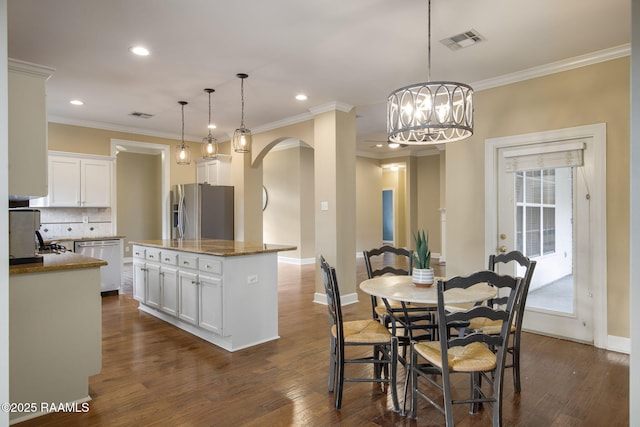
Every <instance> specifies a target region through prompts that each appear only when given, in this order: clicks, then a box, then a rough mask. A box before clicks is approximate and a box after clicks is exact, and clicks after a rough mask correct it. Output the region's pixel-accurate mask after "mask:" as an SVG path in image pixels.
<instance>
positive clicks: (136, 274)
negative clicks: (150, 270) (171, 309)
mask: <svg viewBox="0 0 640 427" xmlns="http://www.w3.org/2000/svg"><path fill="white" fill-rule="evenodd" d="M146 287H147V270H146V267H145V262H144V261H140V260H138V259H136V258H134V259H133V298H134V299H136V300H138V301H140V302H144V300H145V295H146Z"/></svg>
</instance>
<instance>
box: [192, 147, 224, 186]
mask: <svg viewBox="0 0 640 427" xmlns="http://www.w3.org/2000/svg"><path fill="white" fill-rule="evenodd" d="M196 182H197V183H198V184H205V183H206V184H210V185H231V156H227V155H224V154H220V155H218V158H217V159H214V160H197V161H196Z"/></svg>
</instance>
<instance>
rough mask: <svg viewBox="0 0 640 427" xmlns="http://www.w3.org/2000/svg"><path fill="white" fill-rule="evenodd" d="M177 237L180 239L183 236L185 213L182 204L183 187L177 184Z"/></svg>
mask: <svg viewBox="0 0 640 427" xmlns="http://www.w3.org/2000/svg"><path fill="white" fill-rule="evenodd" d="M178 197H179V199H178V237H179V238H180V239H182V238H183V237H184V221H185V218H184V215H185V212H184V210H185V206H184V187H182V185H179V186H178Z"/></svg>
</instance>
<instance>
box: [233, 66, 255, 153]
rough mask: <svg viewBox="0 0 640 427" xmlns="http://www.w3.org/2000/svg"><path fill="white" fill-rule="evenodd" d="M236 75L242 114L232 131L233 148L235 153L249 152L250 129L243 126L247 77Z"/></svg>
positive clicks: (246, 75) (245, 75) (240, 74)
mask: <svg viewBox="0 0 640 427" xmlns="http://www.w3.org/2000/svg"><path fill="white" fill-rule="evenodd" d="M236 77H238V78H239V79H240V98H241V100H242V116H241V119H240V127H239V128H238V129H236V131H235V132H234V133H233V138H232V142H233V150H234V151H235V152H236V153H250V152H251V130H249V129H247V128H246V127H245V126H244V79H246V78H247V77H249V75H248V74H244V73H238V74H236Z"/></svg>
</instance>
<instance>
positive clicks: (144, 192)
mask: <svg viewBox="0 0 640 427" xmlns="http://www.w3.org/2000/svg"><path fill="white" fill-rule="evenodd" d="M161 175H162V170H161V159H160V156H159V155H151V154H137V153H126V152H121V153H119V154H118V156H117V162H116V181H117V182H116V189H117V190H116V194H117V198H118V203H117V224H118V225H117V226H118V230H117V231H116V233H117V234H119V235H122V236H126V237H125V239H124V249H125V252H124V254H123V256H125V257H126V256H130V255H131V253H130V252H127V251H126V248H127V246H128V242H129V241H130V240H148V239H162V210H161V206H162V194H161V191H160V187H159V185H158V184H159V183H160V179H161Z"/></svg>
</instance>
